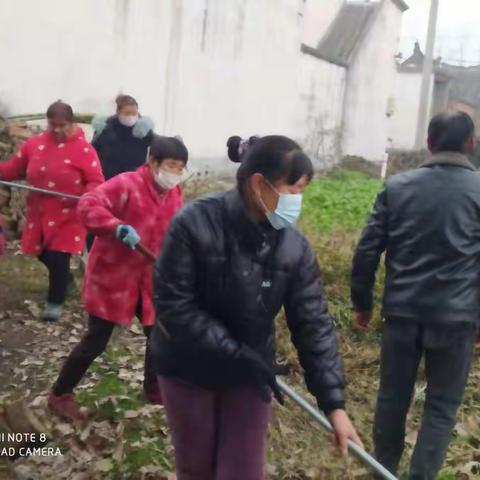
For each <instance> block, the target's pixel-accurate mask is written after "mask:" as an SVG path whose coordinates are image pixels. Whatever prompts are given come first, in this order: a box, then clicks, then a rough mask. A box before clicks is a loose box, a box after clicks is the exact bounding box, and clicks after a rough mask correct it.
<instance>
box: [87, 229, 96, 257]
mask: <svg viewBox="0 0 480 480" xmlns="http://www.w3.org/2000/svg"><path fill="white" fill-rule="evenodd" d="M94 240H95V235H94V234H93V233H91V232H88V233H87V238H86V239H85V246H86V247H87V252H90V250H91V249H92V247H93V241H94Z"/></svg>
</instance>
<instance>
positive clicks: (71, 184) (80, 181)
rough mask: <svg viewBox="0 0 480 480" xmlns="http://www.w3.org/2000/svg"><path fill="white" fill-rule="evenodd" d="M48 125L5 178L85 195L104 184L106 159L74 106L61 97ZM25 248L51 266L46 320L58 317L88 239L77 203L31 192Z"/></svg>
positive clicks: (4, 166) (7, 167) (6, 167)
mask: <svg viewBox="0 0 480 480" xmlns="http://www.w3.org/2000/svg"><path fill="white" fill-rule="evenodd" d="M47 120H48V129H47V131H45V132H43V133H42V134H40V135H37V136H34V137H32V138H30V139H29V140H27V141H26V142H25V143H24V144H23V145H22V146H21V147H20V150H19V151H18V153H16V154H15V155H14V156H13V157H12V158H11V159H9V160H8V161H6V162H4V163H0V179H2V180H24V179H25V180H27V182H28V183H29V184H30V185H33V186H34V187H39V188H43V189H46V190H52V191H57V192H62V193H66V194H69V195H82V194H83V193H85V192H88V191H90V190H93V189H94V188H95V187H96V186H98V185H100V184H101V183H102V182H103V174H102V171H101V168H100V162H99V160H98V157H97V154H96V152H95V150H94V149H93V147H92V146H91V145H90V144H89V143H88V142H87V141H86V140H85V136H84V133H83V131H82V130H81V129H80V128H78V127H77V126H76V125H75V123H74V115H73V111H72V107H71V106H70V105H67V104H66V103H63V102H61V101H57V102H55V103H53V104H52V105H50V107H48V110H47ZM26 217H27V221H26V227H25V230H24V232H23V236H22V251H23V253H24V254H26V255H33V256H36V257H37V258H38V259H39V260H40V261H41V262H42V263H43V264H44V265H45V266H46V267H47V269H48V272H49V289H48V297H47V306H46V309H45V312H44V315H43V318H44V320H47V321H55V320H58V319H59V318H60V316H61V313H62V306H63V303H64V302H65V297H66V293H67V288H68V283H69V279H70V258H71V256H72V255H79V254H80V253H81V252H82V250H83V247H84V243H85V234H86V231H85V228H84V227H83V226H82V224H81V222H80V220H79V219H78V216H77V213H76V201H75V200H72V199H69V198H65V197H58V196H51V195H45V194H42V193H37V192H30V193H29V195H28V199H27V212H26Z"/></svg>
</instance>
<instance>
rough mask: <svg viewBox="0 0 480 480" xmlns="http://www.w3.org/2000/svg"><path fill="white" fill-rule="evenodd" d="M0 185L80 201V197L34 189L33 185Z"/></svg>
mask: <svg viewBox="0 0 480 480" xmlns="http://www.w3.org/2000/svg"><path fill="white" fill-rule="evenodd" d="M0 185H4V186H5V187H10V188H20V189H22V190H28V191H30V192H37V193H43V194H44V195H53V196H54V197H63V198H70V199H72V200H79V199H80V197H79V196H78V195H71V194H70V193H62V192H56V191H54V190H45V189H44V188H37V187H32V186H31V185H25V184H23V183H16V182H6V181H5V180H0Z"/></svg>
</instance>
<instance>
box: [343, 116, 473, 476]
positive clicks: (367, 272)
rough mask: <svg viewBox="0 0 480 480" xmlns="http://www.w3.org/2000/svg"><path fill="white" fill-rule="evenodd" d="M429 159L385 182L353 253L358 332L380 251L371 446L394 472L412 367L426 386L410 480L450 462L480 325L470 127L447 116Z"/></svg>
mask: <svg viewBox="0 0 480 480" xmlns="http://www.w3.org/2000/svg"><path fill="white" fill-rule="evenodd" d="M428 133H429V139H428V140H429V148H430V150H431V152H432V154H433V155H432V156H431V158H430V159H429V160H428V161H427V162H426V163H425V164H424V165H422V166H421V168H419V169H417V170H413V171H409V172H406V173H402V174H399V175H396V176H393V177H391V178H390V179H388V181H387V184H386V187H385V190H384V191H383V192H382V193H380V194H379V195H378V198H377V201H376V204H375V206H374V209H373V212H372V215H371V217H370V220H369V222H368V225H367V227H366V228H365V230H364V231H363V234H362V237H361V239H360V242H359V244H358V246H357V250H356V252H355V257H354V260H353V272H352V288H351V292H352V302H353V309H354V323H356V324H357V325H358V326H360V327H362V328H366V327H367V326H368V324H369V322H370V320H371V317H372V307H373V287H374V283H375V272H376V270H377V267H378V264H379V261H380V257H381V254H382V252H383V251H386V279H385V291H384V297H383V315H384V317H385V327H384V333H383V341H382V353H381V379H380V390H379V393H378V402H377V410H376V415H375V426H374V441H375V449H376V455H377V458H378V460H379V461H380V462H381V463H383V464H384V465H385V466H386V467H387V468H389V469H390V470H391V471H392V472H394V473H395V472H396V470H397V468H398V463H399V461H400V458H401V455H402V452H403V448H404V441H405V421H406V416H407V412H408V409H409V406H410V403H411V400H412V397H413V393H414V387H415V379H416V374H417V369H418V365H419V363H420V360H421V358H422V356H424V358H425V374H426V379H427V389H426V399H425V406H424V413H423V420H422V426H421V429H420V432H419V435H418V440H417V444H416V446H415V451H414V454H413V458H412V462H411V467H410V477H409V478H410V479H412V480H413V479H415V480H416V479H418V480H420V479H422V480H429V479H433V478H435V477H436V475H437V473H438V471H439V470H440V468H441V466H442V464H443V460H444V458H445V455H446V451H447V448H448V444H449V441H450V438H451V434H452V431H453V428H454V426H455V423H456V412H457V409H458V407H459V406H460V404H461V402H462V398H463V392H464V388H465V384H466V382H467V377H468V373H469V371H470V365H471V357H472V349H473V346H474V341H475V336H476V330H477V322H478V319H479V315H480V288H479V287H480V282H479V280H480V175H478V173H477V172H476V171H475V169H474V167H473V166H472V165H471V164H470V162H469V160H468V159H467V157H466V154H468V153H471V152H472V151H473V147H474V141H475V135H474V125H473V122H472V120H471V118H470V117H469V116H468V115H467V114H465V113H460V112H458V113H443V114H439V115H437V116H435V117H434V118H433V119H432V121H431V123H430V126H429V132H428Z"/></svg>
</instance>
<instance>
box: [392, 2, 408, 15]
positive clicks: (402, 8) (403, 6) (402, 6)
mask: <svg viewBox="0 0 480 480" xmlns="http://www.w3.org/2000/svg"><path fill="white" fill-rule="evenodd" d="M392 2H393V3H394V4H395V5H396V6H397V7H398V8H399V9H400V11H401V12H406V11H407V10H408V9H409V8H410V7H409V6H408V5H407V3H406V2H405V1H404V0H392Z"/></svg>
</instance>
